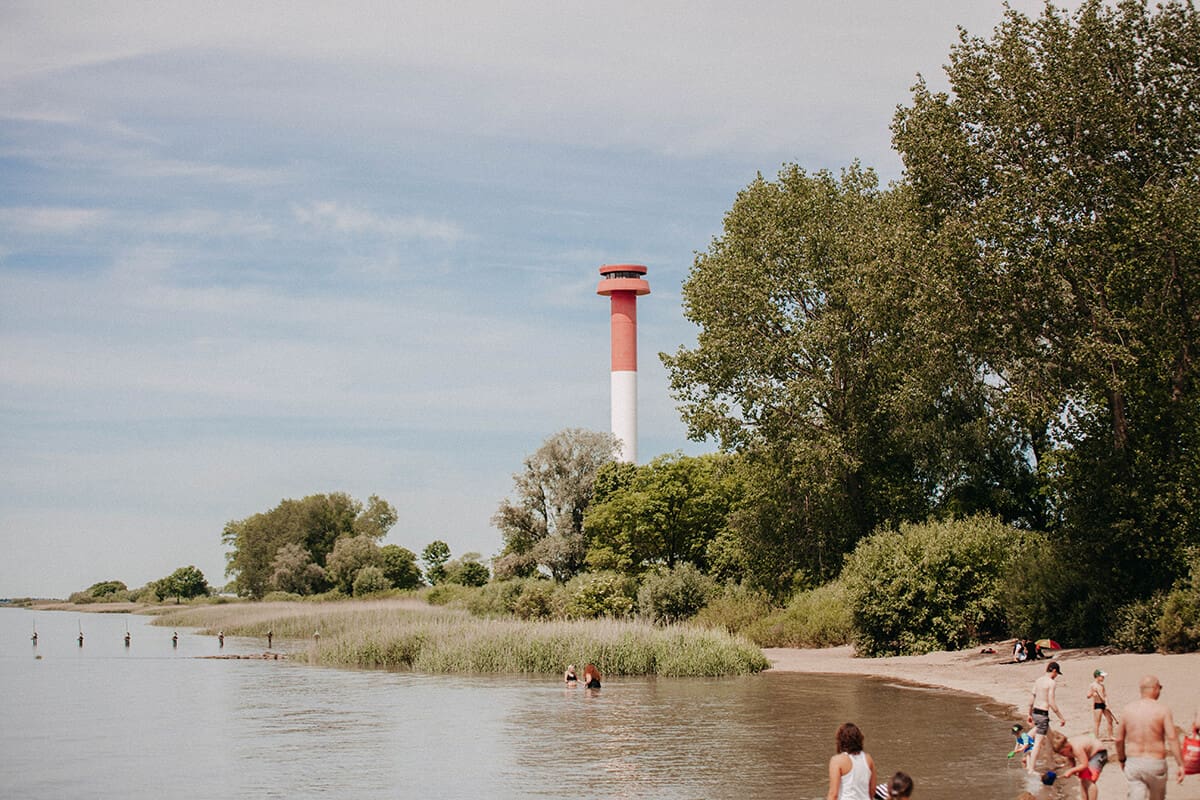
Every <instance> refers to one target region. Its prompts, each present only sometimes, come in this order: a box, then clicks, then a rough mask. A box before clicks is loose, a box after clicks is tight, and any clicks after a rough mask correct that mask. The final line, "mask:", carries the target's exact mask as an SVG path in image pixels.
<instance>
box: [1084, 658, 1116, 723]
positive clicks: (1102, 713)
mask: <svg viewBox="0 0 1200 800" xmlns="http://www.w3.org/2000/svg"><path fill="white" fill-rule="evenodd" d="M1107 675H1108V673H1107V672H1105V671H1104V670H1102V669H1098V670H1096V671H1095V672H1093V673H1092V685H1091V686H1089V687H1088V693H1087V696H1088V700H1091V701H1092V735H1093V736H1095V737H1097V738H1099V736H1100V720H1101V719H1107V720H1108V736H1105V737H1104V738H1105V739H1111V738H1113V725H1114V724H1115V721H1114V720H1113V713H1112V712H1111V711H1109V710H1108V689H1107V688H1105V686H1104V678H1105V677H1106V676H1107Z"/></svg>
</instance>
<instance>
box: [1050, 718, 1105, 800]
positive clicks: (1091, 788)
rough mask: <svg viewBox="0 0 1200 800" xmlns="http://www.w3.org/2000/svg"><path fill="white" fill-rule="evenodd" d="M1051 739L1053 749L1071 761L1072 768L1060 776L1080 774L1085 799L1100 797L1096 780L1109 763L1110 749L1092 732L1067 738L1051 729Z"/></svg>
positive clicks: (1059, 774) (1093, 799)
mask: <svg viewBox="0 0 1200 800" xmlns="http://www.w3.org/2000/svg"><path fill="white" fill-rule="evenodd" d="M1049 739H1050V747H1051V748H1052V750H1053V751H1054V752H1055V753H1058V754H1059V755H1060V756H1063V757H1064V758H1067V759H1069V760H1070V761H1071V768H1070V769H1068V770H1067V771H1066V772H1060V773H1058V777H1059V778H1060V779H1061V778H1069V777H1071V776H1072V775H1076V776H1078V777H1079V786H1080V788H1081V789H1082V790H1083V800H1096V798H1097V797H1099V789H1098V788H1097V787H1096V781H1098V780H1099V779H1100V772H1101V771H1102V770H1103V769H1104V765H1105V764H1107V763H1108V750H1107V749H1106V748H1105V747H1104V743H1103V742H1101V741H1100V740H1099V739H1097V738H1096V737H1095V736H1093V735H1092V734H1090V733H1081V734H1079V735H1078V736H1072V737H1070V738H1067V737H1066V736H1063V735H1062V734H1061V733H1059V732H1058V731H1050V734H1049Z"/></svg>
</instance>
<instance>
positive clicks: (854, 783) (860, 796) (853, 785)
mask: <svg viewBox="0 0 1200 800" xmlns="http://www.w3.org/2000/svg"><path fill="white" fill-rule="evenodd" d="M874 786H875V760H874V759H873V758H871V756H870V755H868V754H867V753H864V752H863V734H862V731H860V730H859V729H858V726H857V725H855V724H854V723H853V722H847V723H846V724H845V725H843V726H842V727H840V728H838V730H837V755H835V756H833V757H832V758H830V759H829V794H827V795H826V796H825V797H826V800H871V790H872V787H874Z"/></svg>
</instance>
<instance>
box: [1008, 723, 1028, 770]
mask: <svg viewBox="0 0 1200 800" xmlns="http://www.w3.org/2000/svg"><path fill="white" fill-rule="evenodd" d="M1012 734H1013V736H1015V737H1017V741H1016V744H1015V745H1014V746H1013V749H1012V751H1011V752H1010V753H1009V754H1008V757H1009V758H1012V757H1013V756H1015V755H1016V754H1017V753H1020V754H1021V766H1022V767H1025V768H1026V769H1029V752H1030V751H1031V750H1033V728H1030V729H1029V730H1025V729H1024V728H1022V727H1021V726H1020V725H1013V726H1012Z"/></svg>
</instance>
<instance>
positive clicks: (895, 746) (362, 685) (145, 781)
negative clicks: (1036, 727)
mask: <svg viewBox="0 0 1200 800" xmlns="http://www.w3.org/2000/svg"><path fill="white" fill-rule="evenodd" d="M148 622H149V619H148V618H146V617H142V616H131V615H109V614H77V613H71V612H53V611H42V612H34V611H27V610H22V609H5V610H0V684H2V685H3V694H2V699H0V723H2V725H0V731H2V733H0V797H6V798H30V799H34V798H54V799H55V800H58V799H59V798H109V797H112V798H133V799H134V800H137V799H139V798H159V797H173V798H213V797H238V798H249V797H254V798H284V797H286V798H294V797H314V796H328V797H353V798H459V797H462V798H526V797H544V798H568V797H569V798H659V799H662V800H672V799H675V798H679V799H681V800H682V799H683V798H713V799H716V798H736V799H737V800H751V799H752V798H789V799H792V800H795V799H797V798H799V799H800V800H805V799H806V798H813V799H814V800H818V799H819V798H824V796H825V789H826V785H827V780H828V779H827V777H826V774H827V773H826V769H827V763H828V759H829V756H830V755H831V752H832V739H833V732H834V730H835V729H836V728H837V726H838V725H839V724H840V723H842V722H844V721H846V720H852V721H854V722H856V723H858V725H859V726H860V727H862V728H863V730H864V731H865V732H866V736H867V741H866V745H867V750H868V752H870V753H871V754H872V755H873V756H874V758H875V760H876V764H877V765H878V768H879V770H880V773H881V776H882V775H883V774H887V775H890V774H891V773H892V772H893V771H894V770H896V769H904V770H905V771H907V772H909V773H910V774H912V775H913V776H914V778H915V779H916V781H917V792H916V794H917V796H918V797H920V798H921V800H939V799H944V800H951V798H954V800H958V798H962V797H963V796H965V795H966V794H968V792H969V793H970V795H971V796H974V797H984V798H1011V797H1015V796H1016V795H1017V794H1018V793H1019V792H1020V790H1021V773H1020V772H1019V768H1018V766H1017V765H1016V764H1014V763H1012V762H1010V761H1008V760H1007V759H1006V758H1005V754H1006V752H1007V751H1008V749H1009V748H1010V747H1011V743H1012V738H1011V736H1010V735H1009V733H1008V723H1006V722H1005V721H1004V720H1003V719H998V718H996V717H994V716H992V715H991V714H990V713H988V712H987V711H986V710H983V709H982V708H981V701H980V700H979V699H978V698H971V697H968V696H964V695H955V694H947V693H942V692H936V693H935V692H932V691H926V690H920V689H913V688H905V687H901V686H897V685H893V684H889V683H885V682H882V681H875V680H868V679H859V678H834V677H828V676H813V675H797V674H772V673H769V672H768V673H766V674H763V675H758V676H753V677H744V678H732V679H720V680H705V679H688V680H678V679H664V678H659V679H646V678H620V677H615V678H611V679H608V680H606V681H605V683H604V688H603V689H602V690H601V691H600V692H598V693H590V692H587V691H585V690H583V689H569V690H568V689H566V688H564V687H563V686H560V685H559V683H558V681H557V679H554V678H530V677H523V676H486V677H468V678H463V677H446V676H430V675H421V674H413V673H406V672H384V671H366V670H361V671H359V670H344V669H330V668H324V667H314V666H309V665H307V664H305V663H301V662H299V661H236V660H213V659H204V658H200V656H205V655H216V654H218V653H220V652H224V653H226V654H230V653H239V652H240V653H253V652H261V651H262V650H263V649H264V647H265V643H264V642H260V641H256V640H240V639H236V638H233V637H226V640H225V648H224V650H223V651H221V650H218V647H217V641H216V639H215V638H214V637H209V636H198V635H195V634H194V633H192V632H191V631H190V630H181V631H179V644H178V647H176V648H173V647H172V645H171V630H170V629H167V628H158V627H153V626H150V625H149V624H148ZM35 626H36V630H37V632H38V636H39V641H38V644H37V646H36V647H34V646H33V644H32V642H31V641H30V636H31V634H32V632H33V630H34V629H35ZM127 626H128V630H129V632H130V635H131V643H130V646H129V647H128V648H126V647H125V646H124V635H125V631H126V627H127ZM80 627H82V630H83V633H84V636H85V640H84V646H83V647H82V648H80V647H79V646H78V644H77V636H78V630H79V628H80ZM275 644H276V649H277V650H286V649H288V644H289V643H280V642H278V641H277V642H276V643H275ZM281 644H282V645H283V646H282V647H281ZM296 647H297V648H300V649H302V648H303V644H300V645H296ZM38 656H40V658H39V657H38ZM881 780H882V777H881Z"/></svg>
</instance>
